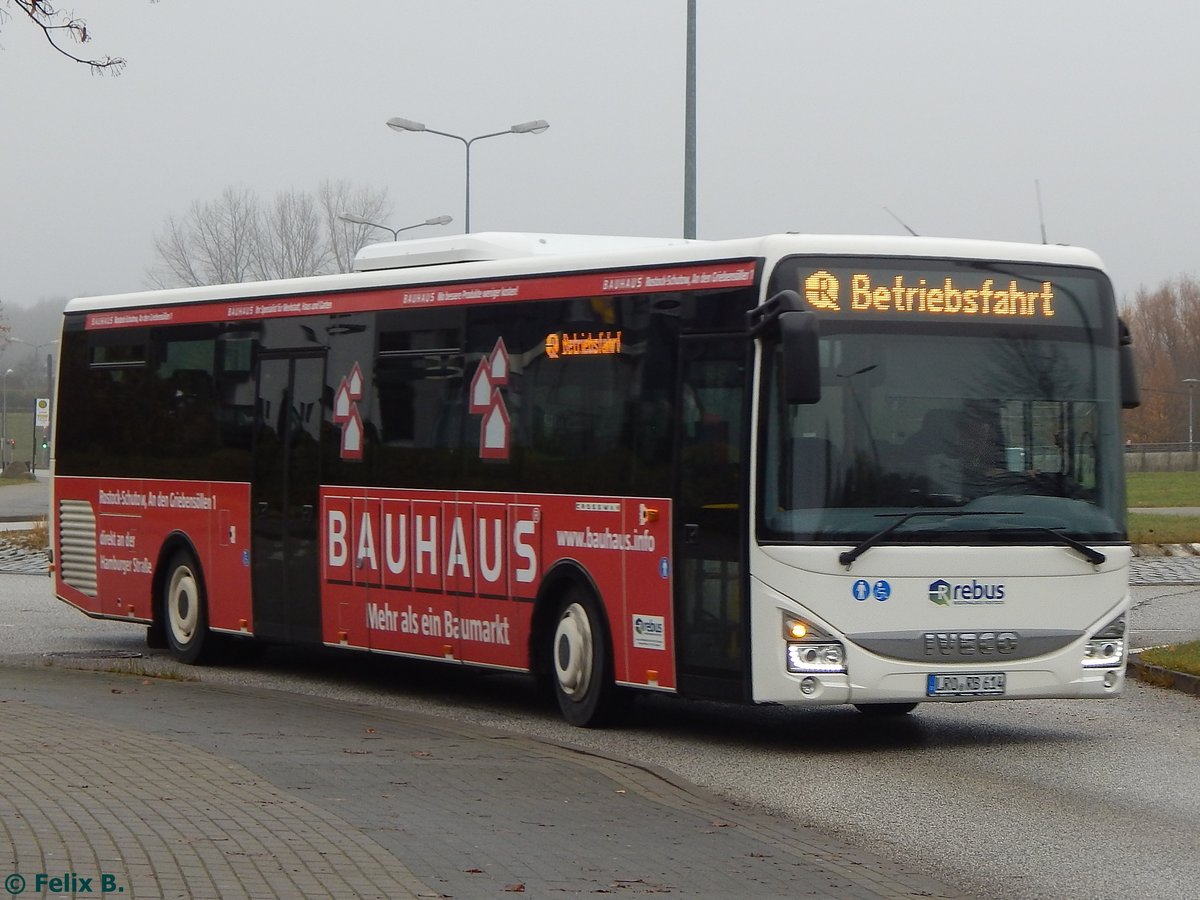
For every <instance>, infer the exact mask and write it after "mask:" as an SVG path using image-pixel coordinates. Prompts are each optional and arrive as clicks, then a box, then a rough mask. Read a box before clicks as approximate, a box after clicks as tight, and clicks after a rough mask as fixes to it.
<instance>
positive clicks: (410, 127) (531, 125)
mask: <svg viewBox="0 0 1200 900" xmlns="http://www.w3.org/2000/svg"><path fill="white" fill-rule="evenodd" d="M387 126H388V128H391V129H394V130H396V131H424V132H427V133H429V134H439V135H441V136H442V137H448V138H453V139H454V140H456V141H461V142H462V145H463V147H464V148H465V150H466V153H467V186H466V193H465V199H466V204H465V205H466V215H465V217H464V218H463V231H465V232H466V233H467V234H470V233H471V145H472V144H473V143H475V142H476V141H482V140H483V139H484V138H492V137H500V135H502V134H541V133H542V132H543V131H545V130H546V129H547V128H549V127H550V123H549V122H547V121H546V120H545V119H533V120H532V121H529V122H521V123H519V124H517V125H513V126H511V127H509V128H506V129H505V130H504V131H492V132H490V133H488V134H477V135H476V136H475V137H473V138H466V137H463V136H462V135H461V134H450V133H449V132H448V131H436V130H434V129H433V128H426V127H425V123H424V122H414V121H413V120H412V119H401V118H400V117H398V116H396V117H393V118H391V119H388V120H387Z"/></svg>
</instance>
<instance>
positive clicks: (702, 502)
mask: <svg viewBox="0 0 1200 900" xmlns="http://www.w3.org/2000/svg"><path fill="white" fill-rule="evenodd" d="M680 354H681V358H682V362H681V370H680V381H679V391H678V399H677V402H676V404H675V408H676V411H677V417H676V423H675V427H676V432H677V437H676V441H675V446H676V448H677V453H678V460H677V465H676V471H677V473H678V475H677V477H678V488H677V492H676V496H677V497H678V501H677V504H678V505H677V508H676V511H675V528H676V535H675V548H676V566H675V624H676V649H677V659H678V669H679V686H680V688H681V690H682V691H683V692H684V693H686V694H688V695H689V696H693V697H709V698H712V699H721V700H740V699H744V697H745V696H746V691H747V685H748V683H749V682H748V676H747V666H748V662H747V660H748V654H747V650H746V647H747V641H748V640H749V617H748V614H747V612H746V610H747V605H748V602H747V594H746V589H747V585H746V578H745V565H744V562H743V559H744V547H745V542H746V538H745V535H744V533H743V532H744V525H743V521H744V519H745V516H746V510H745V497H744V495H745V491H746V468H747V466H746V459H745V454H746V450H745V444H746V437H745V434H744V432H745V427H744V417H745V416H746V410H747V409H748V408H749V407H748V402H747V398H746V390H747V389H746V342H745V340H743V339H742V338H741V337H740V336H739V337H736V338H730V337H724V336H721V337H706V336H696V337H691V336H686V337H683V338H682V339H681V343H680Z"/></svg>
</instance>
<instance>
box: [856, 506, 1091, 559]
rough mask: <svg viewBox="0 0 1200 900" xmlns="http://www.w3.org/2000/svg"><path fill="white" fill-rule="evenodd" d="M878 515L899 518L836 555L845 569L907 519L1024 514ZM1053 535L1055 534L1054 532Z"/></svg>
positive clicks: (947, 512)
mask: <svg viewBox="0 0 1200 900" xmlns="http://www.w3.org/2000/svg"><path fill="white" fill-rule="evenodd" d="M880 515H883V516H900V518H899V519H897V520H896V521H895V522H893V523H892V524H891V525H889V526H888V527H887V528H885V529H883V530H882V531H879V532H876V533H875V534H873V535H871V536H870V537H869V538H867V539H866V540H865V541H863V542H862V543H861V544H858V545H856V546H855V547H854V548H853V549H851V550H845V551H843V552H842V553H840V554H838V562H840V563H841V564H842V565H843V566H845V567H846V568H850V566H851V565H852V564H853V563H854V561H855V560H856V559H858V558H859V557H860V556H862V555H863V554H864V553H866V552H867V551H868V550H870V549H871V548H872V547H874V546H875V545H876V544H878V543H879V542H880V541H882V540H883V539H884V538H885V537H887V536H888V535H890V534H891V533H892V532H893V531H895V530H896V529H897V528H899V527H900V526H901V525H903V524H904V523H905V522H907V521H908V520H909V519H916V518H920V517H922V516H923V517H930V516H939V517H942V518H947V519H948V518H952V517H958V516H1023V515H1025V513H1022V512H1016V511H1004V512H998V511H996V510H986V509H954V510H936V509H926V510H921V511H920V512H910V513H903V514H901V513H880ZM1042 530H1045V531H1050V529H1049V528H1047V529H1042ZM1055 534H1057V532H1055ZM1058 537H1060V538H1064V539H1065V540H1071V538H1068V537H1066V535H1061V534H1060V535H1058ZM1087 549H1088V550H1091V548H1090V547H1088V548H1087ZM1092 552H1093V553H1095V552H1096V551H1095V550H1092Z"/></svg>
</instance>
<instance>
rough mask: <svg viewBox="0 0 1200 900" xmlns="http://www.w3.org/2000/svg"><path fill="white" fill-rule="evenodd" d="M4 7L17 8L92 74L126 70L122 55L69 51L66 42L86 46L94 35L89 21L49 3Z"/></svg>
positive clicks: (21, 1)
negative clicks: (86, 55)
mask: <svg viewBox="0 0 1200 900" xmlns="http://www.w3.org/2000/svg"><path fill="white" fill-rule="evenodd" d="M150 2H151V3H153V2H155V0H150ZM5 5H6V6H8V7H9V8H10V9H11V8H12V7H14V6H15V7H16V9H17V12H18V13H19V14H20V15H23V16H25V17H26V18H27V19H29V21H30V22H32V23H33V24H34V25H36V26H37V27H38V28H40V29H41V30H42V33H43V34H44V35H45V36H46V40H47V41H48V42H49V43H50V46H51V47H53V48H54V49H55V50H56V51H57V52H59V53H61V54H62V55H63V56H65V57H67V59H71V60H74V61H75V62H77V63H81V64H82V65H85V66H87V67H88V68H90V69H91V71H92V73H93V74H104V73H110V74H113V75H116V74H118V73H120V71H121V70H122V69H123V68H125V60H124V59H122V58H121V57H119V56H115V57H114V56H97V57H85V56H77V55H76V54H75V53H73V52H71V51H70V50H69V49H67V44H66V43H64V42H72V43H76V44H86V43H88V41H90V40H91V39H92V36H91V34H90V33H89V32H88V27H87V22H85V21H84V20H83V19H77V18H76V17H75V15H74V14H73V13H64V12H60V11H59V9H58V8H57V7H56V6H55V5H54V3H52V2H50V0H5ZM0 18H2V17H0Z"/></svg>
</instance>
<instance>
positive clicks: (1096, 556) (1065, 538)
mask: <svg viewBox="0 0 1200 900" xmlns="http://www.w3.org/2000/svg"><path fill="white" fill-rule="evenodd" d="M1065 527H1066V526H1065V525H1060V526H1059V527H1058V528H1050V527H1049V526H1046V525H1020V526H1018V527H1016V528H1005V529H997V530H1003V531H1037V532H1040V533H1042V534H1048V535H1050V536H1052V537H1053V538H1055V539H1056V540H1058V541H1061V542H1062V543H1063V544H1065V545H1066V546H1068V547H1070V548H1071V549H1072V550H1075V551H1077V552H1078V553H1079V554H1080V555H1081V556H1082V557H1083V558H1084V559H1086V560H1087V561H1088V562H1090V563H1091V564H1092V565H1093V566H1098V565H1100V564H1101V563H1103V562H1106V561H1107V560H1108V557H1107V556H1105V555H1104V554H1103V553H1101V552H1100V551H1099V550H1097V549H1096V548H1095V547H1089V546H1088V545H1087V544H1085V543H1083V542H1082V541H1077V540H1075V538H1073V537H1071V536H1070V535H1068V534H1063V532H1062V529H1063V528H1065Z"/></svg>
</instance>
